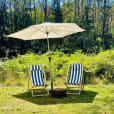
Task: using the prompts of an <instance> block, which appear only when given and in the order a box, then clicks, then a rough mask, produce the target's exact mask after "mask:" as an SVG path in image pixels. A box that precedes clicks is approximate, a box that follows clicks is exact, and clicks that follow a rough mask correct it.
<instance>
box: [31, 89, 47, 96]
mask: <svg viewBox="0 0 114 114" xmlns="http://www.w3.org/2000/svg"><path fill="white" fill-rule="evenodd" d="M46 91H47V94H42V95H35V94H34V91H33V89H31V92H32V97H37V96H48V95H49V91H48V90H47V89H46Z"/></svg>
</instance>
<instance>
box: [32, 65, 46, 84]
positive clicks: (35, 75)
mask: <svg viewBox="0 0 114 114" xmlns="http://www.w3.org/2000/svg"><path fill="white" fill-rule="evenodd" d="M30 69H31V80H32V84H33V85H35V86H44V78H43V72H42V67H41V65H30Z"/></svg>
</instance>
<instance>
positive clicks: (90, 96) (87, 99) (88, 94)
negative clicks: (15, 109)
mask: <svg viewBox="0 0 114 114" xmlns="http://www.w3.org/2000/svg"><path fill="white" fill-rule="evenodd" d="M97 94H98V93H96V92H93V91H82V92H81V94H80V95H67V96H66V97H64V98H53V97H51V96H50V95H49V96H42V97H32V95H31V92H24V93H20V94H16V95H13V97H16V98H19V99H23V100H26V101H28V102H31V103H34V104H38V105H48V104H67V103H92V102H93V100H94V98H95V96H96V95H97Z"/></svg>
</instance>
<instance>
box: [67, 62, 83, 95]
mask: <svg viewBox="0 0 114 114" xmlns="http://www.w3.org/2000/svg"><path fill="white" fill-rule="evenodd" d="M70 65H71V64H68V70H67V72H66V82H65V85H66V87H67V90H69V89H71V88H78V89H79V92H78V93H70V92H67V94H78V95H80V93H81V91H82V90H83V89H84V76H83V67H82V76H81V84H78V86H77V85H75V86H69V84H68V74H69V68H70Z"/></svg>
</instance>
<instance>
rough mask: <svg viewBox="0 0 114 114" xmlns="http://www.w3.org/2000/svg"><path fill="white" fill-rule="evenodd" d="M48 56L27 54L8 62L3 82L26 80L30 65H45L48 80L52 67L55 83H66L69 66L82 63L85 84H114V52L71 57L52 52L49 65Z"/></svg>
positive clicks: (0, 73)
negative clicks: (108, 82)
mask: <svg viewBox="0 0 114 114" xmlns="http://www.w3.org/2000/svg"><path fill="white" fill-rule="evenodd" d="M48 56H49V53H45V54H42V55H38V54H29V55H28V54H26V55H23V56H21V55H19V56H18V57H17V58H13V59H10V60H7V61H6V62H4V63H2V64H1V67H0V78H1V81H2V82H5V81H7V80H20V79H21V80H25V79H27V77H28V66H29V65H32V64H34V65H36V64H44V65H47V66H45V72H46V75H47V77H48V79H49V77H50V67H49V65H51V71H52V78H53V80H54V81H55V83H56V81H57V80H59V79H60V80H61V81H63V82H64V81H65V80H64V79H65V75H66V71H67V67H68V64H71V63H81V64H83V67H84V79H85V83H99V82H100V80H102V79H107V80H109V81H110V82H114V50H107V51H104V52H100V53H98V54H97V55H95V54H93V55H92V54H91V55H87V54H84V53H82V51H81V50H79V51H76V52H75V53H74V54H71V55H68V54H64V53H63V52H51V53H50V56H51V64H49V61H48ZM95 78H96V79H95ZM97 78H99V80H97ZM97 81H98V82H97ZM63 82H62V83H63ZM104 82H105V81H104Z"/></svg>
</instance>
